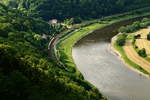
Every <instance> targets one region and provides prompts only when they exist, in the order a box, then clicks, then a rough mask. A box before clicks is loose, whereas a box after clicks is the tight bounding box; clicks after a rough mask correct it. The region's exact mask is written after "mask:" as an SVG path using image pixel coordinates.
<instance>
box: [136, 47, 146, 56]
mask: <svg viewBox="0 0 150 100" xmlns="http://www.w3.org/2000/svg"><path fill="white" fill-rule="evenodd" d="M138 54H139V55H140V56H141V57H146V56H147V54H146V50H145V48H143V49H141V50H139V51H138Z"/></svg>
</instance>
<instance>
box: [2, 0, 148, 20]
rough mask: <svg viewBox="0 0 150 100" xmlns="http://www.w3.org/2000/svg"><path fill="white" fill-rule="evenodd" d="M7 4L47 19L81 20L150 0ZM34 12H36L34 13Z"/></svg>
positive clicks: (48, 0)
mask: <svg viewBox="0 0 150 100" xmlns="http://www.w3.org/2000/svg"><path fill="white" fill-rule="evenodd" d="M3 1H4V3H5V4H6V5H9V6H12V7H15V8H18V9H22V8H24V9H27V10H28V12H29V13H30V14H31V15H32V16H38V17H39V16H40V17H42V18H44V19H45V20H49V19H58V20H64V19H66V18H74V22H80V21H82V20H87V19H91V18H100V17H103V16H107V15H112V14H114V13H121V12H124V11H129V10H132V9H136V8H142V7H144V6H148V5H149V4H150V0H3ZM33 12H34V13H33Z"/></svg>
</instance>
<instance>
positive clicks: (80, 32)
mask: <svg viewBox="0 0 150 100" xmlns="http://www.w3.org/2000/svg"><path fill="white" fill-rule="evenodd" d="M149 10H150V8H143V9H140V10H138V13H137V10H136V11H133V12H128V13H125V14H119V15H114V16H109V17H106V18H103V19H97V20H94V21H93V22H92V21H91V22H92V24H88V25H84V26H82V27H80V28H78V29H76V30H74V31H71V32H70V33H69V34H67V35H63V36H62V37H60V39H59V40H58V41H57V44H56V46H55V47H56V48H54V49H55V50H54V51H55V55H56V56H57V59H58V60H59V61H60V62H61V63H62V64H63V65H64V66H65V67H66V68H67V69H69V71H72V72H73V73H74V72H76V73H77V74H79V73H80V72H79V71H78V70H77V69H76V67H75V64H74V61H73V58H72V47H73V45H74V44H75V43H76V42H77V41H78V40H79V39H81V38H82V37H84V36H86V35H88V34H90V33H92V32H93V31H94V30H96V29H100V28H103V27H105V26H107V25H111V24H113V23H116V22H120V21H124V20H128V19H132V18H134V17H139V16H146V15H150V12H149ZM120 51H122V50H120ZM126 60H128V59H126ZM128 62H130V61H128ZM130 64H131V65H135V64H134V63H133V62H130ZM135 68H137V69H140V70H141V71H142V72H144V73H147V72H146V71H144V70H143V69H141V67H140V66H138V65H136V66H135Z"/></svg>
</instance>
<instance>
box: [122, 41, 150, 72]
mask: <svg viewBox="0 0 150 100" xmlns="http://www.w3.org/2000/svg"><path fill="white" fill-rule="evenodd" d="M124 50H125V52H126V55H127V57H128V58H129V59H130V60H131V61H133V62H136V64H138V65H139V66H141V67H142V68H143V69H145V70H147V71H148V72H150V62H148V61H147V60H145V59H143V58H142V57H140V56H139V55H138V54H137V52H136V51H135V50H134V48H133V46H132V40H127V41H126V44H125V46H124Z"/></svg>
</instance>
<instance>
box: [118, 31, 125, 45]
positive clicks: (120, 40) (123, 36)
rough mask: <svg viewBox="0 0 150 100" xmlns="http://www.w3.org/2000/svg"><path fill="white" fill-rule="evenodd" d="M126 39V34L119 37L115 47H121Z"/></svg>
mask: <svg viewBox="0 0 150 100" xmlns="http://www.w3.org/2000/svg"><path fill="white" fill-rule="evenodd" d="M126 37H127V35H126V34H121V35H119V36H118V38H117V40H116V43H117V45H119V46H123V45H124V44H125V41H126Z"/></svg>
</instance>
